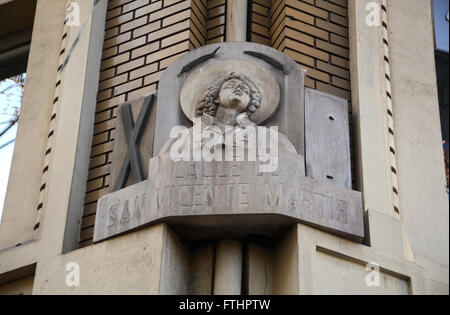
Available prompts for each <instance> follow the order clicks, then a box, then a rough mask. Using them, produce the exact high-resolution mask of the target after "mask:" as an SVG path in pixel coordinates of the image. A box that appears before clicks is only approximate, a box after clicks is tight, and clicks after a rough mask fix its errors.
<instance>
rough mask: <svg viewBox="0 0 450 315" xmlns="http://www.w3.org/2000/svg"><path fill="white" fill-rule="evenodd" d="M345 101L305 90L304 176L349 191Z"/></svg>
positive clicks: (348, 134)
mask: <svg viewBox="0 0 450 315" xmlns="http://www.w3.org/2000/svg"><path fill="white" fill-rule="evenodd" d="M348 115H349V114H348V101H347V100H345V99H342V98H339V97H336V96H333V95H330V94H327V93H323V92H319V91H316V90H312V89H308V88H306V89H305V135H306V139H305V146H306V149H305V159H306V175H307V176H308V177H311V178H315V179H317V180H321V181H324V182H329V183H332V184H336V185H339V186H341V187H345V188H348V189H351V188H352V177H351V176H352V173H351V160H350V130H349V129H350V126H349V121H348V119H349V117H348Z"/></svg>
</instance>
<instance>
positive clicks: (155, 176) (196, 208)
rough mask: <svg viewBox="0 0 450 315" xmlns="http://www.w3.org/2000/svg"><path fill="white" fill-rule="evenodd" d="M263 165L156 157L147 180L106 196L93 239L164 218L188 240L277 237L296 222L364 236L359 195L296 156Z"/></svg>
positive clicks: (355, 237)
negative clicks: (312, 171)
mask: <svg viewBox="0 0 450 315" xmlns="http://www.w3.org/2000/svg"><path fill="white" fill-rule="evenodd" d="M258 163H259V162H215V161H213V162H205V161H200V162H174V161H172V159H171V158H170V156H169V155H168V154H165V155H162V156H159V157H157V158H153V159H151V161H150V170H149V180H146V181H144V182H141V183H139V184H136V185H133V186H130V187H128V188H125V189H122V190H120V191H117V192H114V193H112V194H109V195H107V196H105V197H103V198H101V199H100V201H99V206H98V210H97V217H96V224H95V233H94V242H98V241H101V240H103V239H106V238H109V237H112V236H114V235H118V234H121V233H123V232H126V231H130V230H133V229H135V228H138V227H142V226H145V225H148V224H151V223H156V222H159V221H162V220H164V222H168V223H171V224H173V226H174V228H175V229H176V230H178V231H179V233H180V234H182V236H183V238H185V239H214V238H221V237H223V236H224V235H225V234H226V235H227V236H228V237H230V235H232V236H235V237H242V236H244V235H246V234H249V232H250V231H251V232H252V233H258V234H262V235H266V236H271V237H276V236H277V235H278V234H279V233H280V231H281V230H282V228H283V227H285V226H287V225H289V224H293V223H296V222H303V223H307V224H311V225H314V226H316V227H318V228H321V229H324V230H328V231H331V232H335V233H338V234H341V235H344V236H346V237H349V238H351V239H354V240H357V241H359V240H361V239H362V238H363V235H364V234H363V224H362V223H363V217H362V214H363V211H362V200H361V194H360V193H358V192H354V191H350V190H346V189H343V188H340V187H338V186H335V185H330V184H327V183H324V182H320V181H317V180H315V179H312V178H308V177H305V174H304V159H303V157H302V156H300V155H298V154H295V153H290V152H286V153H284V154H283V156H280V159H279V167H278V170H277V171H276V172H273V173H260V172H259V171H258Z"/></svg>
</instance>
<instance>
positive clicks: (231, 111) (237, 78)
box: [195, 72, 261, 127]
mask: <svg viewBox="0 0 450 315" xmlns="http://www.w3.org/2000/svg"><path fill="white" fill-rule="evenodd" d="M260 105H261V92H260V91H259V89H258V87H257V86H256V85H255V84H254V83H253V82H252V81H251V80H250V79H249V78H248V77H246V76H245V75H243V74H242V73H240V72H232V73H230V74H229V75H228V76H226V77H225V78H222V79H220V80H219V81H218V82H216V83H214V84H213V85H212V86H210V87H209V88H208V89H207V90H206V92H205V94H204V98H203V99H202V100H201V101H200V103H199V104H198V105H197V108H196V111H195V114H196V116H197V117H201V116H205V117H206V118H207V119H209V120H210V121H213V120H214V122H215V123H216V124H217V125H219V126H220V125H227V126H241V127H247V126H250V125H253V126H256V124H255V123H254V122H253V121H252V120H251V119H250V117H249V113H250V114H251V113H254V112H256V110H257V109H258V108H259V107H260ZM204 121H206V119H204Z"/></svg>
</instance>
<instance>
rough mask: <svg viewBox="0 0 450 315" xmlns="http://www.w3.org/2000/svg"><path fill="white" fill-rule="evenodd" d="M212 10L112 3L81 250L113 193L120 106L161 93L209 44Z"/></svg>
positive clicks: (156, 0) (202, 3)
mask: <svg viewBox="0 0 450 315" xmlns="http://www.w3.org/2000/svg"><path fill="white" fill-rule="evenodd" d="M208 2H217V3H219V2H224V0H223V1H208ZM208 5H209V3H208ZM219 7H220V5H219ZM208 11H209V10H208V9H207V1H206V0H109V2H108V11H107V16H106V22H105V23H106V24H105V25H106V27H105V41H104V45H103V56H102V63H101V69H100V82H99V91H98V96H97V105H96V114H95V125H94V134H93V139H92V149H91V158H90V165H89V175H88V182H87V187H86V197H85V205H84V213H83V219H82V223H81V232H80V247H84V246H88V245H90V244H91V243H92V237H93V232H94V222H95V212H96V208H97V200H98V199H99V198H100V197H102V196H103V195H105V194H106V193H108V192H109V185H110V165H111V162H112V161H111V158H112V150H113V141H114V133H115V129H114V128H115V124H116V117H117V108H118V105H119V104H120V103H123V102H126V101H129V100H130V101H131V100H133V99H136V98H138V97H140V96H143V95H145V94H148V93H151V92H152V91H155V90H157V88H158V81H159V78H160V76H161V74H162V72H163V71H164V70H165V69H166V68H167V67H168V66H169V65H170V64H171V63H172V62H173V61H174V60H176V59H177V58H179V57H181V56H182V55H184V54H186V53H187V52H188V51H190V50H193V49H195V48H199V47H201V46H203V45H205V43H206V38H207V32H206V25H207V19H208V16H209V15H208V14H209V12H208ZM219 11H220V10H219Z"/></svg>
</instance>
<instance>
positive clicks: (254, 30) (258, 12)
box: [248, 0, 272, 46]
mask: <svg viewBox="0 0 450 315" xmlns="http://www.w3.org/2000/svg"><path fill="white" fill-rule="evenodd" d="M249 5H250V7H249V19H248V26H249V30H248V35H249V39H248V41H250V42H253V43H258V44H262V45H266V46H270V27H271V20H270V7H271V6H272V0H251V1H250V3H249Z"/></svg>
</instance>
